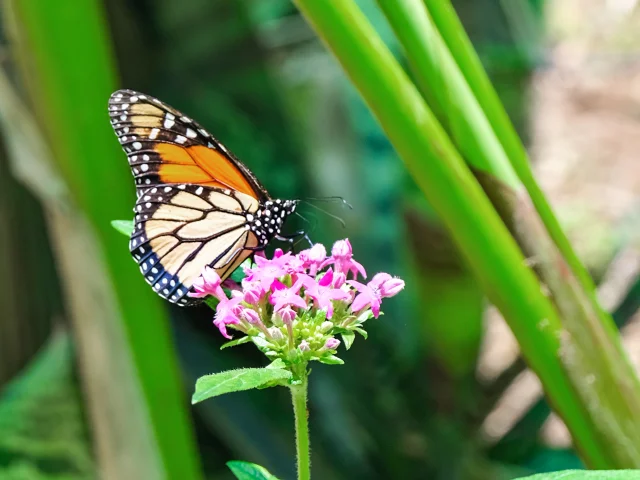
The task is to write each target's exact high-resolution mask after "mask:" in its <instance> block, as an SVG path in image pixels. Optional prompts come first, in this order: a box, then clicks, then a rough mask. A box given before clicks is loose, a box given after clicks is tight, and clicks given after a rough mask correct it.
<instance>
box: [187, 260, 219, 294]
mask: <svg viewBox="0 0 640 480" xmlns="http://www.w3.org/2000/svg"><path fill="white" fill-rule="evenodd" d="M220 283H221V280H220V275H218V273H217V272H216V271H215V270H214V269H213V268H211V267H209V266H205V267H204V270H203V271H202V274H201V275H200V276H199V277H198V278H197V279H196V281H195V282H193V286H192V287H191V289H192V290H193V291H190V292H189V293H188V294H187V295H189V296H190V297H195V298H202V297H208V296H209V295H212V296H214V297H217V298H218V299H220V300H221V299H222V298H223V297H224V298H227V296H226V295H225V294H224V290H222V287H221V286H220Z"/></svg>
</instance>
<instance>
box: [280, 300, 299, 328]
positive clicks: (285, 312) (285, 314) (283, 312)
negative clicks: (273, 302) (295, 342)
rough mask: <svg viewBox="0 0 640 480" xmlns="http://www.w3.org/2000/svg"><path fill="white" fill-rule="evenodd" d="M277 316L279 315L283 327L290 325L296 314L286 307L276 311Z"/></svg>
mask: <svg viewBox="0 0 640 480" xmlns="http://www.w3.org/2000/svg"><path fill="white" fill-rule="evenodd" d="M278 315H280V318H281V319H282V321H283V322H284V323H285V325H291V323H292V322H293V321H294V320H295V318H296V312H295V311H294V310H293V309H292V308H291V307H290V306H288V305H287V306H286V307H284V308H282V309H280V310H278Z"/></svg>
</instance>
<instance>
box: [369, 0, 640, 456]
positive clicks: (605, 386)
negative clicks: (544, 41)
mask: <svg viewBox="0 0 640 480" xmlns="http://www.w3.org/2000/svg"><path fill="white" fill-rule="evenodd" d="M378 3H379V4H380V5H381V7H382V8H383V10H384V12H385V14H386V15H387V18H388V19H389V22H390V24H391V26H392V27H393V29H394V31H395V32H396V34H397V35H398V38H399V39H400V41H401V43H402V45H403V46H404V48H405V51H406V53H407V57H408V59H409V61H410V63H411V65H412V66H413V69H414V71H415V78H416V82H417V84H418V86H419V87H420V89H421V91H422V93H423V96H424V97H425V99H427V101H430V102H436V103H437V105H438V108H439V109H440V111H441V112H445V113H446V116H445V113H441V118H442V119H443V121H446V122H447V125H448V126H449V131H451V132H452V134H453V136H454V140H455V143H456V146H458V148H459V149H460V151H461V153H462V154H463V155H464V158H465V160H466V161H467V162H468V163H469V164H470V165H471V166H473V167H475V173H476V175H477V176H478V178H479V179H480V181H481V182H482V184H483V187H484V188H485V190H486V191H487V193H488V194H489V195H490V197H491V199H492V201H493V203H494V205H495V206H496V209H497V210H498V211H500V213H501V216H502V217H503V219H504V220H505V222H506V223H507V224H508V225H509V226H510V227H511V228H510V229H511V233H512V234H513V235H514V237H515V238H516V240H517V241H518V243H519V245H520V246H521V248H522V249H523V250H524V252H525V253H526V254H527V255H528V256H531V257H533V258H535V259H536V271H537V273H538V274H539V277H540V278H541V280H542V281H543V282H544V283H545V285H546V286H547V287H548V289H549V291H550V294H551V299H552V301H553V302H554V304H555V305H556V307H557V309H558V311H559V313H560V316H561V318H562V322H563V326H564V327H565V329H566V331H567V335H566V336H565V340H564V341H563V343H564V345H563V352H564V353H563V355H562V356H561V363H562V364H563V368H564V369H565V371H566V372H567V374H568V375H569V376H570V377H571V382H572V383H573V385H574V387H575V388H576V389H577V391H578V392H579V396H580V397H581V398H582V401H583V405H584V406H585V408H586V409H587V410H591V412H590V415H591V417H592V419H593V422H594V426H595V427H596V429H597V430H598V431H599V432H600V435H601V436H602V437H604V438H609V440H610V442H608V443H607V445H608V446H609V449H608V452H607V456H608V457H609V459H610V461H612V462H613V464H614V465H617V466H625V465H630V464H633V462H637V461H638V458H639V457H640V449H638V448H637V447H633V446H632V445H637V444H638V443H639V442H640V435H638V433H637V432H638V428H637V425H638V423H639V422H640V409H639V408H638V403H640V384H639V383H638V381H637V378H636V375H635V372H634V371H633V369H632V368H631V366H630V364H629V362H628V360H627V359H626V357H625V353H624V351H623V349H622V348H621V346H620V342H619V337H618V335H617V332H615V331H614V330H613V329H612V328H611V327H612V326H613V322H612V320H611V318H610V316H609V315H608V314H607V313H606V312H603V311H602V310H601V309H600V308H599V306H598V303H597V300H596V299H595V298H594V297H593V296H592V295H591V296H590V295H589V294H588V293H587V292H586V291H585V286H584V285H581V284H580V281H579V279H578V277H577V276H576V275H575V274H574V273H573V272H572V269H571V265H570V264H569V262H568V261H567V259H566V258H565V257H564V256H563V254H562V252H561V250H559V249H558V247H557V244H556V243H555V242H554V240H553V238H552V236H551V235H550V233H549V231H548V230H547V228H546V226H545V225H544V219H543V218H542V217H540V215H539V211H538V210H536V209H535V208H532V207H535V204H534V203H533V200H532V199H531V198H530V197H529V191H531V189H530V188H529V189H528V190H527V188H525V185H524V184H523V183H522V182H521V181H520V178H519V176H518V175H516V172H515V170H514V167H513V166H512V165H514V166H515V165H520V162H510V159H509V158H507V157H506V154H505V150H504V148H503V145H502V144H501V143H500V141H499V139H498V138H497V135H496V132H495V131H494V129H493V127H492V125H491V124H490V123H489V121H488V118H487V116H486V115H485V113H484V112H483V110H482V107H481V105H480V103H479V99H477V98H476V97H475V95H474V92H473V91H472V90H471V88H470V87H469V84H468V83H467V79H466V78H465V76H464V75H463V74H462V72H461V71H460V68H459V67H458V65H457V63H456V61H455V59H454V58H453V56H452V54H451V52H450V51H449V49H448V47H447V46H446V45H445V43H444V41H443V39H442V37H441V34H440V32H439V31H438V29H437V28H436V27H435V25H434V23H433V21H432V20H431V18H430V16H429V13H428V11H427V9H426V7H425V4H424V2H423V0H393V1H391V0H378ZM446 3H447V2H440V3H438V6H439V7H440V8H441V7H442V5H443V4H445V5H446ZM462 33H464V32H462ZM456 45H457V44H456ZM425 92H426V95H425ZM526 171H527V172H528V173H530V170H529V169H528V167H527V168H526ZM514 178H515V181H514ZM529 180H530V185H529V186H530V187H537V184H536V182H535V180H534V179H533V178H532V177H531V178H530V179H529ZM537 191H538V193H539V190H537ZM540 200H541V201H542V202H543V203H544V204H545V205H547V204H546V201H545V199H544V197H542V196H541V197H540ZM547 207H548V205H547ZM548 213H549V215H550V216H553V214H552V212H551V211H549V212H548ZM554 218H555V217H554ZM560 234H562V232H561V231H560ZM574 265H576V266H578V267H581V268H582V265H581V264H580V262H579V261H578V260H577V259H575V262H574ZM594 351H597V352H599V354H598V355H597V356H594V355H593V352H594ZM585 378H594V379H597V382H596V381H594V382H593V383H592V384H591V385H587V384H586V383H585ZM591 405H598V407H597V409H593V408H592V407H590V406H591ZM603 411H607V412H608V413H609V415H611V416H612V417H613V418H615V421H612V420H611V418H609V419H606V420H605V417H606V416H607V415H603V413H602V412H603Z"/></svg>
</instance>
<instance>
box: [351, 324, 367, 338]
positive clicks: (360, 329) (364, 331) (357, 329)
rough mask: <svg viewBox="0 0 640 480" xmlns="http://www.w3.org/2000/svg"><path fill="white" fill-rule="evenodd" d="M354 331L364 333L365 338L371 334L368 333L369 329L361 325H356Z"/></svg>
mask: <svg viewBox="0 0 640 480" xmlns="http://www.w3.org/2000/svg"><path fill="white" fill-rule="evenodd" d="M353 331H354V332H358V333H359V334H360V335H362V336H363V337H364V339H365V340H366V339H367V338H369V334H368V333H367V331H366V330H365V329H363V328H360V327H356V328H354V329H353Z"/></svg>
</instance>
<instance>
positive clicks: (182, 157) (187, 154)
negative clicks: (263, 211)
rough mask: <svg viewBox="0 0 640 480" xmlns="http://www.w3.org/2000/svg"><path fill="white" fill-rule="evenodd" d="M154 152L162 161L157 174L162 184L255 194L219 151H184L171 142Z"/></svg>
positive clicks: (199, 149)
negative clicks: (181, 184) (227, 189)
mask: <svg viewBox="0 0 640 480" xmlns="http://www.w3.org/2000/svg"><path fill="white" fill-rule="evenodd" d="M153 149H154V150H155V152H156V153H157V154H158V155H160V158H161V159H162V164H161V165H160V167H159V169H158V175H160V181H161V182H163V183H195V184H199V185H206V186H209V187H216V188H223V189H225V188H230V189H232V190H236V191H239V192H242V193H244V194H246V195H249V196H251V197H254V198H255V195H256V194H255V192H254V191H253V188H252V187H251V185H250V184H249V182H248V181H247V180H246V178H245V177H244V176H243V175H242V173H240V171H239V170H238V168H237V167H236V166H235V165H233V164H232V163H231V162H230V161H229V159H228V158H227V157H226V156H225V155H224V154H222V153H220V152H217V151H215V150H213V149H211V148H209V147H204V146H201V145H195V146H191V147H186V148H185V147H180V146H178V145H174V144H172V143H158V144H156V145H154V148H153Z"/></svg>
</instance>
